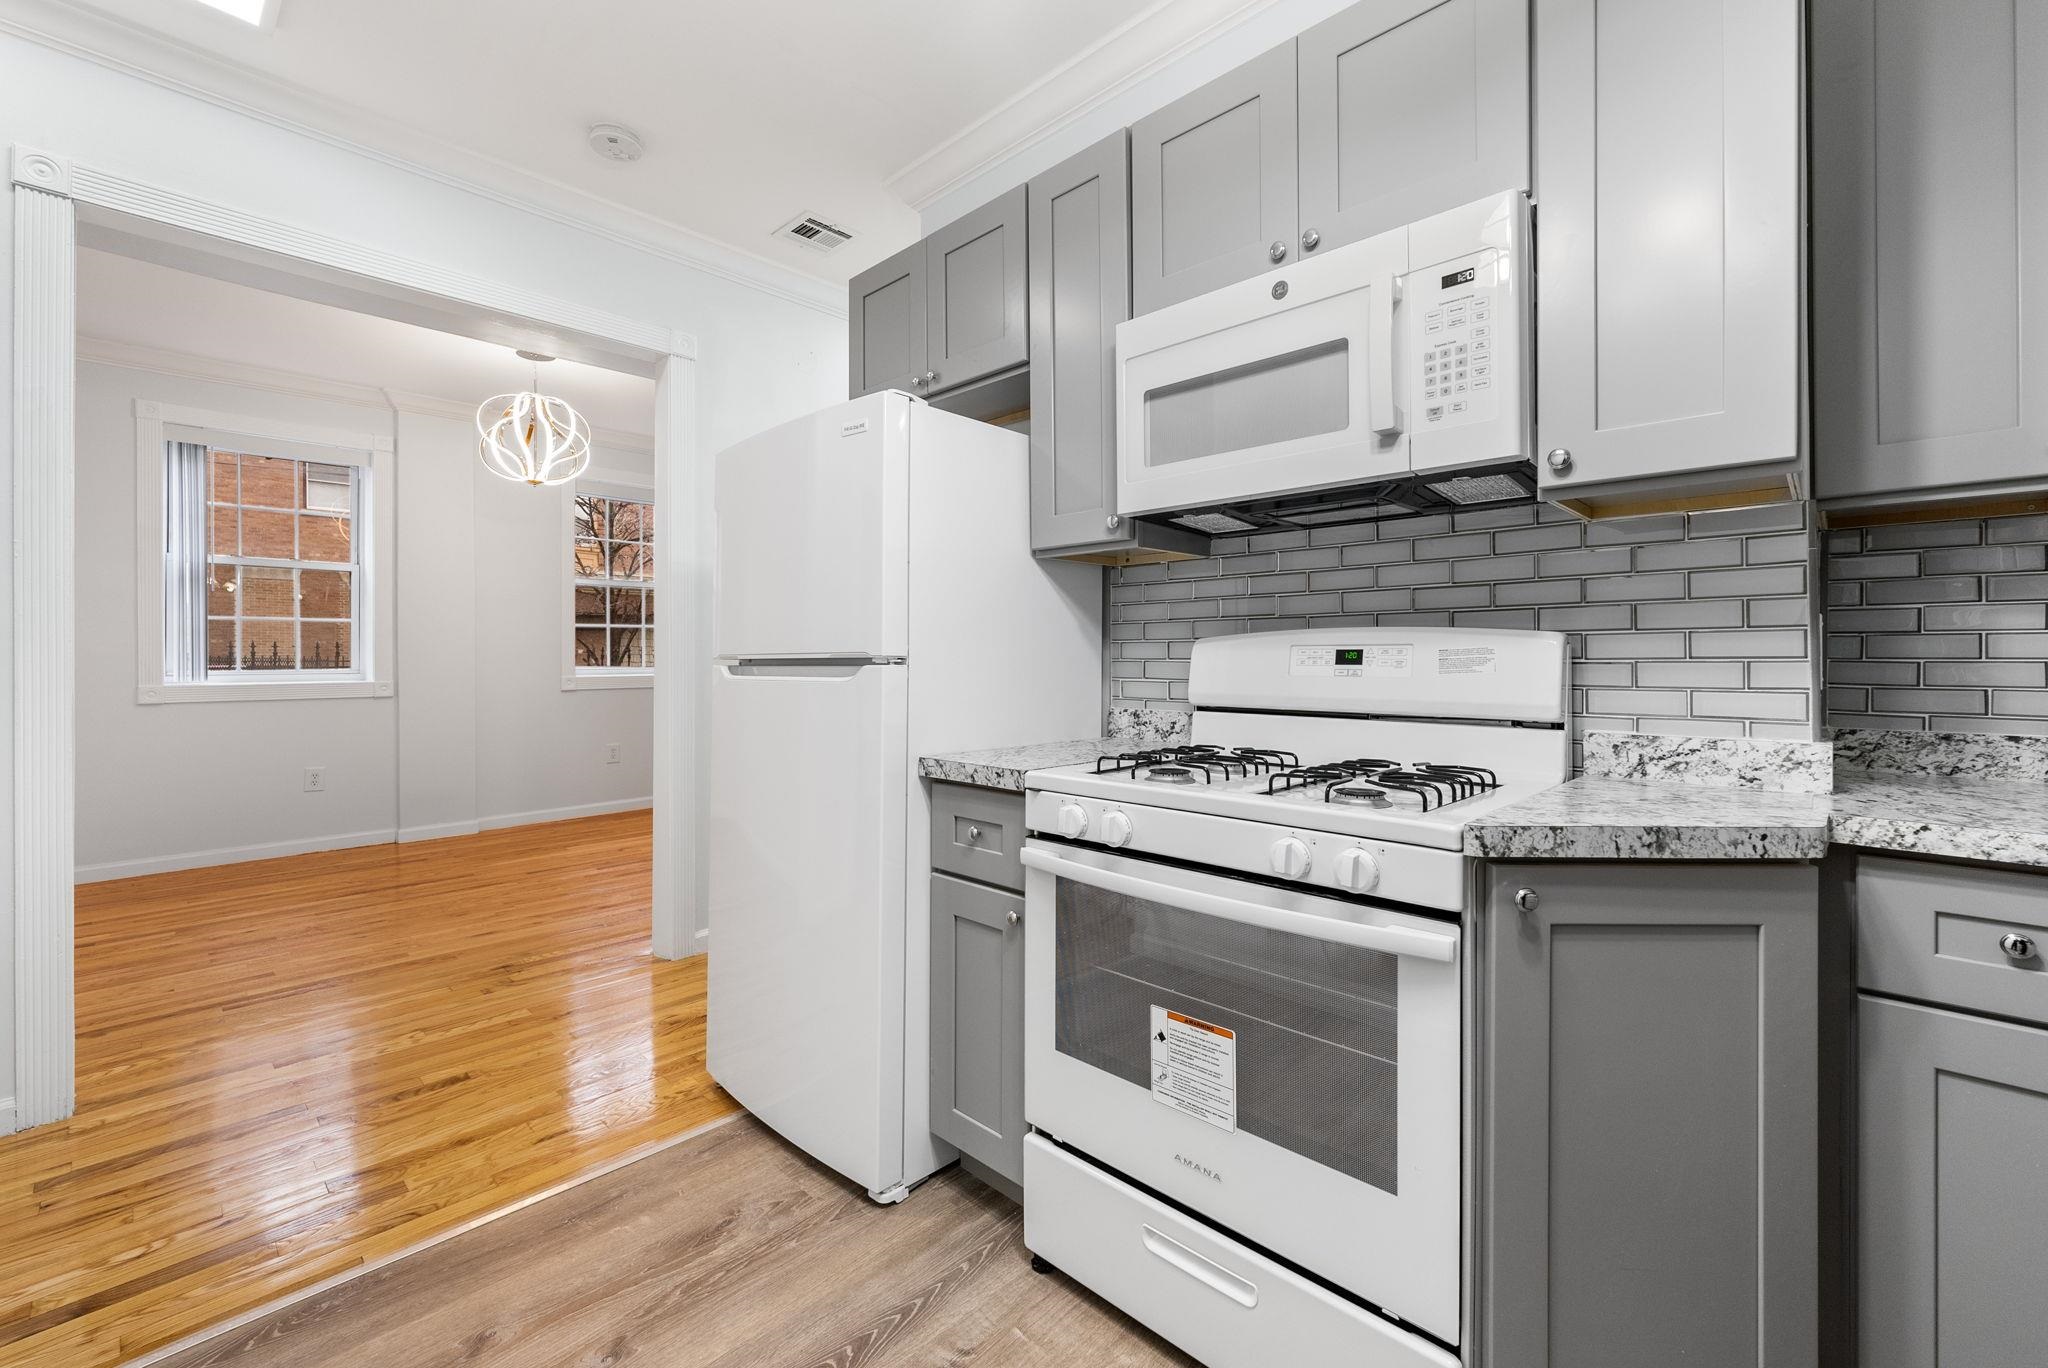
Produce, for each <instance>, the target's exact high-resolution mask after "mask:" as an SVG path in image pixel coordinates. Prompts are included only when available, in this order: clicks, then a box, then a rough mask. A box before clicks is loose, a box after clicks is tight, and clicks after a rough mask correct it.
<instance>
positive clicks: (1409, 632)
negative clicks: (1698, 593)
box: [1024, 628, 1571, 1368]
mask: <svg viewBox="0 0 2048 1368" xmlns="http://www.w3.org/2000/svg"><path fill="white" fill-rule="evenodd" d="M1189 676H1190V677H1189V696H1190V698H1191V700H1192V701H1193V703H1194V705H1195V713H1194V717H1193V720H1192V728H1191V733H1190V736H1189V740H1188V742H1187V743H1186V744H1184V745H1182V746H1177V747H1163V748H1160V749H1157V750H1150V751H1136V752H1133V753H1131V754H1128V755H1123V756H1115V757H1106V758H1104V759H1103V760H1101V761H1098V762H1096V763H1095V764H1092V765H1083V766H1073V767H1068V768H1063V769H1052V770H1041V771H1035V772H1033V773H1032V774H1031V775H1030V776H1029V778H1028V779H1027V781H1026V789H1027V793H1026V809H1025V811H1026V823H1027V826H1028V827H1029V829H1030V839H1029V840H1028V842H1027V844H1026V847H1025V851H1024V863H1025V865H1026V867H1027V882H1026V914H1027V918H1028V922H1027V925H1028V928H1029V935H1028V937H1027V941H1026V948H1025V959H1026V970H1025V1004H1026V1011H1025V1034H1026V1049H1025V1055H1026V1063H1025V1115H1026V1119H1027V1120H1028V1121H1030V1123H1031V1125H1032V1127H1033V1128H1034V1132H1035V1133H1034V1134H1033V1135H1031V1136H1030V1137H1029V1138H1028V1139H1027V1141H1026V1146H1025V1243H1026V1244H1027V1245H1028V1246H1029V1247H1030V1248H1031V1250H1032V1251H1033V1253H1034V1255H1036V1256H1038V1257H1039V1258H1040V1259H1041V1260H1043V1261H1044V1262H1045V1263H1047V1264H1050V1265H1052V1266H1055V1267H1058V1268H1060V1269H1061V1270H1062V1271H1064V1272H1066V1273H1068V1274H1069V1275H1071V1276H1073V1277H1075V1278H1077V1279H1078V1280H1080V1281H1081V1282H1083V1283H1085V1284H1086V1285H1088V1286H1089V1287H1091V1288H1093V1289H1094V1290H1095V1291H1096V1292H1098V1293H1100V1294H1101V1295H1103V1296H1104V1297H1106V1298H1108V1299H1109V1300H1110V1301H1111V1302H1113V1303H1115V1304H1116V1305H1118V1306H1120V1307H1122V1308H1123V1309H1124V1310H1126V1311H1127V1312H1129V1313H1130V1314H1132V1315H1134V1316H1136V1317H1137V1318H1138V1319H1139V1320H1141V1321H1144V1322H1145V1323H1147V1324H1149V1325H1151V1326H1152V1327H1153V1328H1154V1329H1155V1330H1157V1331H1158V1332H1159V1333H1161V1334H1162V1335H1164V1336H1166V1337H1167V1338H1168V1339H1171V1340H1173V1341H1174V1342H1175V1343H1177V1344H1179V1345H1181V1346H1182V1347H1183V1348H1185V1349H1187V1350H1188V1351H1189V1352H1190V1353H1193V1354H1194V1355H1195V1356H1196V1357H1197V1358H1200V1359H1201V1360H1202V1361H1203V1362H1205V1363H1207V1364H1210V1365H1212V1368H1228V1366H1230V1365H1239V1364H1242V1365H1246V1368H1252V1365H1262V1364H1270V1363H1277V1362H1302V1363H1319V1364H1320V1363H1330V1364H1347V1365H1355V1366H1356V1368H1421V1366H1422V1365H1434V1366H1435V1368H1445V1365H1450V1364H1455V1363H1457V1361H1458V1360H1457V1357H1456V1350H1457V1346H1458V1345H1459V1343H1460V1342H1461V1340H1462V1338H1463V1333H1464V1319H1465V1318H1464V1310H1465V1307H1464V1299H1463V1295H1462V1294H1463V1287H1464V1267H1465V1261H1464V1252H1465V1232H1466V1229H1467V1225H1468V1222H1467V1220H1466V1191H1465V1187H1466V1184H1465V1175H1466V1171H1467V1170H1466V1166H1465V1164H1464V1155H1465V1151H1466V1131H1465V1124H1464V1122H1465V1110H1466V1109H1465V1098H1466V1091H1467V1089H1466V1084H1467V1075H1466V1070H1465V1067H1464V1060H1465V1058H1466V1050H1465V1026H1466V1020H1467V1013H1466V1008H1465V1004H1466V1000H1467V985H1468V982H1469V969H1468V966H1467V965H1466V963H1465V957H1464V954H1463V949H1464V947H1465V945H1466V943H1467V938H1468V930H1469V926H1468V923H1467V922H1466V921H1465V920H1464V914H1465V913H1466V912H1467V911H1468V910H1469V907H1470V904H1471V900H1472V897H1473V893H1472V889H1473V885H1474V882H1475V880H1474V878H1473V864H1472V862H1471V861H1469V860H1467V859H1466V858H1465V856H1464V855H1462V854H1461V853H1460V846H1461V840H1462V830H1463V826H1464V824H1465V823H1466V822H1467V821H1469V820H1470V819H1471V818H1473V817H1475V816H1478V815H1481V814H1484V813H1486V812H1489V811H1491V810H1494V809H1496V808H1499V807H1502V806H1504V805H1506V804H1509V803H1513V802H1516V801H1518V800H1520V799H1521V798H1524V797H1527V796H1529V795H1530V794H1532V793H1535V792H1537V791H1539V790H1540V789H1542V788H1545V787H1548V786H1549V785H1552V784H1556V783H1559V782H1561V781H1562V780H1564V779H1565V778H1567V777H1568V775H1569V772H1570V756H1571V734H1570V718H1569V691H1568V687H1567V684H1568V662H1567V656H1566V643H1565V639H1564V638H1563V637H1562V636H1560V635H1558V634H1556V633H1546V632H1491V631H1477V630H1459V629H1442V628H1437V629H1422V628H1405V629H1404V628H1374V629H1364V630H1344V629H1338V630H1330V631H1304V632H1294V633H1288V632H1274V633H1268V634H1259V635H1253V636H1244V637H1234V638H1221V639H1210V640H1206V641H1202V642H1199V643H1197V644H1196V647H1195V651H1194V655H1193V659H1192V662H1191V665H1190V671H1189Z"/></svg>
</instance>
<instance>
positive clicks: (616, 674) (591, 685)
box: [562, 669, 654, 693]
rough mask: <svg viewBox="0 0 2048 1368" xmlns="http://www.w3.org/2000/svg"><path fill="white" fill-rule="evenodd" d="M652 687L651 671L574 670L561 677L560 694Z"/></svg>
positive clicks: (652, 675) (652, 674)
mask: <svg viewBox="0 0 2048 1368" xmlns="http://www.w3.org/2000/svg"><path fill="white" fill-rule="evenodd" d="M653 687H654V671H652V670H627V669H617V670H574V671H571V672H570V673H568V674H565V675H563V676H562V692H563V693H577V692H579V691H587V690H591V689H651V688H653Z"/></svg>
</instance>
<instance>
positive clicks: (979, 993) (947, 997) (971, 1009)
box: [931, 874, 1024, 1184]
mask: <svg viewBox="0 0 2048 1368" xmlns="http://www.w3.org/2000/svg"><path fill="white" fill-rule="evenodd" d="M931 877H932V1035H931V1119H932V1120H931V1124H932V1133H933V1134H934V1135H936V1136H938V1137H939V1138H940V1139H941V1140H946V1141H949V1142H951V1143H952V1144H953V1145H954V1146H956V1147H957V1148H958V1149H959V1150H960V1152H961V1153H963V1154H970V1155H972V1156H974V1157H975V1158H976V1159H979V1160H980V1161H981V1162H982V1163H984V1164H986V1165H988V1166H989V1167H990V1168H991V1169H994V1170H995V1171H996V1172H997V1173H1000V1174H1001V1175H1003V1177H1005V1178H1008V1179H1009V1180H1010V1181H1011V1182H1013V1183H1020V1184H1021V1183H1022V1182H1023V1181H1024V920H1023V919H1024V899H1023V898H1021V897H1019V896H1018V895H1017V894H1015V893H1005V892H1003V891H1002V890H1000V889H995V888H987V887H984V886H983V885H981V884H975V883H968V882H966V881H965V880H963V879H955V878H953V877H951V876H950V875H946V874H934V875H932V876H931Z"/></svg>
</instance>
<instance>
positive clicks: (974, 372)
mask: <svg viewBox="0 0 2048 1368" xmlns="http://www.w3.org/2000/svg"><path fill="white" fill-rule="evenodd" d="M1026 236H1027V233H1026V228H1025V222H1024V187H1023V186H1021V185H1020V186H1018V187H1017V188H1016V189H1014V190H1011V191H1009V192H1008V193H1006V194H1003V195H1001V196H998V197H997V198H996V199H994V200H991V201H990V202H989V203H987V204H984V205H982V206H981V208H979V209H976V210H975V211H974V212H972V213H970V214H966V215H964V216H962V217H960V218H958V219H955V220H954V221H953V222H951V223H949V224H947V225H946V226H945V227H943V228H941V229H939V231H938V232H936V233H933V234H932V235H931V236H930V237H928V238H926V239H925V240H924V252H925V258H924V268H925V281H926V285H925V320H926V321H925V364H926V368H927V369H928V370H929V371H930V372H931V373H932V374H931V376H930V381H929V386H928V391H929V392H930V393H933V394H937V393H938V392H939V391H941V390H948V389H953V388H955V387H956V386H959V385H965V384H967V383H969V382H971V381H974V380H979V379H981V378H982V377H983V376H985V375H992V374H994V373H995V372H996V371H999V370H1007V369H1008V368H1010V367H1011V366H1019V365H1022V364H1023V363H1024V359H1025V357H1026V356H1027V355H1029V352H1028V350H1027V349H1028V347H1029V344H1030V329H1029V327H1028V324H1027V320H1026V317H1025V315H1026V312H1027V308H1026V299H1025V290H1024V272H1025V239H1026Z"/></svg>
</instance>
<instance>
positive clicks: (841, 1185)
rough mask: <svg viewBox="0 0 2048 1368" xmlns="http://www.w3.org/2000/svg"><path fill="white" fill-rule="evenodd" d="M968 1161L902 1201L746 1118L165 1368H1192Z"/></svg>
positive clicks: (318, 1298) (390, 1267) (370, 1276)
mask: <svg viewBox="0 0 2048 1368" xmlns="http://www.w3.org/2000/svg"><path fill="white" fill-rule="evenodd" d="M1022 1234H1023V1220H1022V1216H1021V1214H1020V1213H1019V1211H1018V1210H1017V1208H1016V1207H1015V1206H1013V1205H1011V1204H1010V1203H1009V1202H1008V1201H1006V1200H1005V1199H1003V1198H1001V1197H999V1196H997V1195H996V1194H995V1193H993V1192H991V1191H989V1190H988V1189H987V1188H985V1187H983V1186H982V1185H981V1184H979V1183H977V1182H975V1181H974V1180H973V1179H972V1178H969V1177H967V1176H965V1175H964V1174H962V1173H960V1172H959V1171H958V1170H957V1169H954V1170H949V1171H947V1172H945V1173H943V1174H941V1175H940V1176H939V1177H937V1178H935V1179H933V1180H932V1181H931V1182H929V1183H927V1184H925V1185H924V1186H923V1187H921V1188H920V1189H918V1191H916V1192H915V1193H913V1194H912V1195H911V1197H910V1199H909V1200H908V1201H906V1202H904V1203H902V1204H900V1205H898V1206H894V1207H878V1206H876V1205H875V1204H874V1203H872V1202H870V1201H869V1200H868V1199H867V1197H866V1196H865V1194H863V1193H861V1192H860V1191H859V1190H857V1189H856V1188H854V1187H853V1185H852V1184H850V1183H847V1182H845V1181H843V1180H842V1179H840V1178H839V1177H838V1176H837V1175H836V1174H833V1173H831V1172H830V1171H828V1170H826V1169H824V1168H822V1167H821V1166H819V1165H817V1164H815V1163H813V1162H812V1161H811V1160H810V1159H808V1158H807V1157H806V1156H804V1155H803V1154H801V1153H799V1152H798V1151H796V1150H795V1149H793V1148H792V1147H790V1146H789V1145H787V1144H785V1143H784V1142H783V1141H782V1140H781V1139H780V1138H778V1137H777V1136H775V1135H774V1134H773V1133H771V1132H770V1131H768V1130H767V1129H766V1128H765V1127H763V1126H761V1125H760V1124H759V1123H758V1122H756V1121H754V1120H753V1119H752V1118H751V1117H746V1116H741V1117H738V1118H736V1119H734V1120H732V1121H730V1122H727V1123H725V1124H722V1125H718V1126H716V1127H714V1128H713V1129H711V1130H709V1131H706V1132H705V1133H703V1134H701V1135H698V1136H695V1137H693V1138H691V1139H689V1140H686V1141H684V1142H682V1143H680V1144H678V1145H675V1146H673V1147H671V1148H669V1149H665V1150H662V1151H661V1152H659V1153H656V1154H654V1155H652V1156H650V1157H648V1158H644V1159H641V1160H638V1161H637V1162H634V1163H631V1164H628V1165H626V1166H624V1167H623V1168H620V1169H618V1170H616V1171H614V1172H612V1173H609V1174H606V1175H604V1176H602V1177H599V1178H595V1179H592V1180H590V1181H589V1182H586V1183H583V1184H580V1185H579V1186H576V1187H574V1188H571V1189H569V1190H568V1191H566V1192H562V1193H559V1194H557V1195H555V1196H552V1197H549V1198H547V1199H545V1200H543V1201H540V1202H536V1203H534V1204H533V1205H531V1206H528V1207H526V1208H524V1209H522V1210H519V1211H515V1212H512V1213H510V1214H509V1215H505V1216H501V1217H499V1218H498V1219H496V1220H494V1221H491V1222H489V1223H487V1224H485V1225H482V1226H480V1227H478V1228H476V1229H474V1230H470V1231H467V1232H464V1233H462V1234H459V1235H456V1236H454V1237H453V1238H450V1239H448V1240H446V1241H444V1242H443V1243H441V1244H439V1245H436V1246H434V1247H432V1248H430V1249H426V1250H423V1251H421V1252H419V1253H416V1254H413V1255H411V1256H410V1257H407V1258H404V1259H400V1260H397V1261H396V1262H393V1263H391V1264H388V1265H386V1266H385V1267H383V1268H380V1269H376V1270H374V1271H372V1272H369V1273H366V1274H364V1275H362V1276H361V1277H358V1278H356V1279H353V1280H352V1281H350V1282H347V1283H344V1284H342V1285H340V1286H338V1287H335V1288H332V1289H329V1290H328V1291H325V1292H322V1293H319V1294H317V1295H315V1296H313V1297H311V1298H309V1299H307V1300H305V1301H302V1302H300V1303H298V1304H297V1305H294V1306H290V1307H287V1308H285V1309H283V1310H281V1311H278V1312H276V1313H274V1314H272V1315H270V1316H268V1317H266V1318H264V1319H262V1320H258V1321H255V1322H252V1323H250V1324H248V1325H244V1326H241V1327H239V1328H237V1329H235V1330H233V1331H230V1332H228V1333H227V1334H224V1335H221V1336H219V1337H216V1338H215V1339H212V1340H209V1341H207V1342H206V1343H203V1344H200V1345H198V1346H195V1347H194V1348H192V1349H190V1350H187V1351H186V1352H184V1353H183V1354H180V1355H178V1356H177V1357H175V1358H172V1359H170V1360H167V1368H315V1365H320V1368H372V1366H373V1365H374V1368H387V1366H388V1365H398V1364H402V1365H406V1366H407V1368H458V1365H459V1366H460V1368H570V1366H572V1365H573V1366H574V1368H609V1366H611V1365H627V1364H647V1365H661V1368H767V1366H768V1365H777V1366H780V1365H788V1368H907V1366H908V1365H920V1366H927V1365H929V1366H934V1368H935V1366H937V1365H954V1366H957V1365H963V1364H969V1363H972V1364H974V1365H976V1366H977V1368H986V1366H987V1365H1000V1366H1001V1368H1055V1366H1057V1368H1194V1361H1193V1360H1192V1359H1189V1358H1186V1357H1185V1356H1183V1355H1181V1354H1180V1353H1178V1352H1177V1351H1175V1350H1174V1349H1172V1348H1171V1347H1170V1346H1168V1345H1166V1344H1165V1343H1163V1342H1162V1341H1160V1340H1158V1339H1157V1338H1156V1337H1154V1336H1152V1335H1151V1334H1149V1333H1147V1332H1146V1331H1145V1330H1143V1329H1142V1328H1140V1327H1139V1326H1137V1325H1135V1324H1134V1323H1132V1322H1131V1321H1129V1320H1127V1319H1126V1318H1124V1317H1123V1316H1121V1315H1119V1314H1118V1313H1117V1312H1115V1311H1113V1310H1112V1309H1110V1308H1109V1307H1107V1306H1106V1305H1104V1304H1103V1303H1101V1302H1099V1301H1097V1300H1096V1299H1094V1298H1093V1297H1092V1296H1090V1295H1089V1294H1088V1293H1086V1292H1085V1291H1083V1290H1082V1289H1080V1288H1079V1287H1078V1286H1076V1285H1075V1284H1073V1283H1071V1282H1069V1281H1068V1280H1067V1279H1065V1278H1063V1277H1060V1276H1056V1275H1055V1276H1040V1275H1038V1274H1035V1273H1033V1272H1032V1271H1031V1268H1030V1256H1029V1255H1028V1254H1027V1253H1026V1252H1025V1249H1024V1245H1023V1239H1022Z"/></svg>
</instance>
